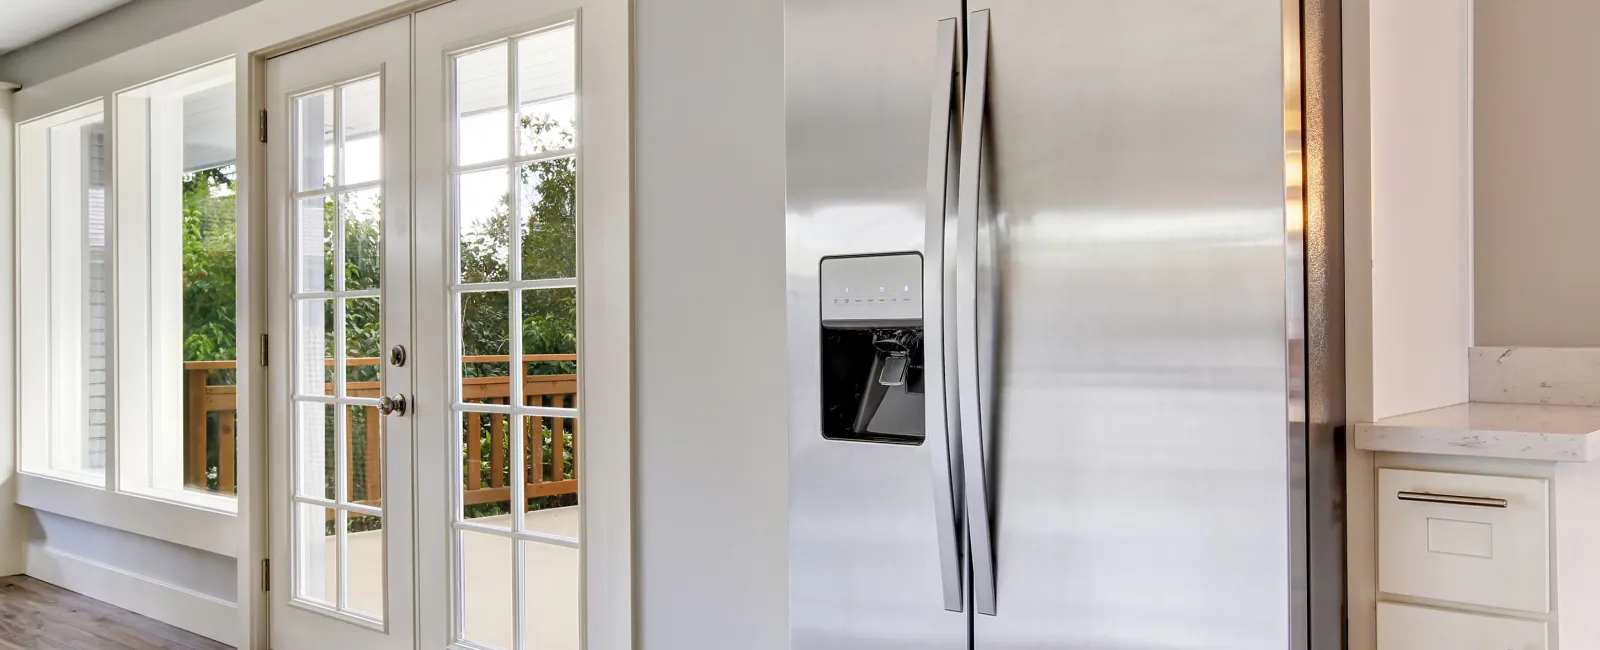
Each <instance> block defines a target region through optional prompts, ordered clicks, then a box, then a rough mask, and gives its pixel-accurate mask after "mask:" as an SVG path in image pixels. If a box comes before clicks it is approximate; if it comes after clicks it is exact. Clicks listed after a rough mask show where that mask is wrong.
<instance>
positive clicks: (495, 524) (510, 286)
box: [438, 21, 581, 650]
mask: <svg viewBox="0 0 1600 650" xmlns="http://www.w3.org/2000/svg"><path fill="white" fill-rule="evenodd" d="M575 34H576V25H575V24H574V23H572V22H570V21H567V22H559V23H555V24H553V25H549V26H546V27H542V28H539V29H536V30H530V31H528V32H523V33H520V34H515V35H512V36H509V37H506V38H501V39H497V40H489V41H486V42H483V43H479V44H477V45H474V46H472V47H470V48H468V49H464V50H460V51H457V52H455V53H454V54H453V55H452V56H451V58H450V63H449V64H448V65H447V66H445V69H446V71H447V74H446V75H445V78H444V80H443V81H444V83H445V84H446V86H447V88H445V89H444V90H445V95H446V96H447V97H449V98H451V101H452V109H451V111H450V112H449V115H450V117H451V129H450V130H451V133H452V136H453V142H452V143H450V144H449V146H447V147H443V148H441V150H440V151H439V152H438V153H440V154H443V155H444V156H446V160H447V161H448V163H447V164H446V165H444V170H445V176H446V178H445V179H442V180H443V182H442V184H441V185H442V186H443V187H444V188H446V189H447V191H448V192H449V194H450V196H449V200H448V201H447V202H446V203H445V204H446V205H448V206H450V208H451V213H450V218H451V225H450V226H449V227H448V228H446V229H445V232H447V233H450V234H451V235H452V236H453V237H454V239H455V241H454V242H453V243H452V245H451V246H450V247H449V250H451V251H452V252H453V253H454V264H453V265H454V267H455V268H454V269H453V272H452V273H451V274H450V277H451V278H454V281H453V282H452V283H451V285H450V287H449V291H448V296H447V297H446V299H447V300H448V301H450V305H451V308H450V309H449V313H450V314H451V324H450V326H449V335H450V336H451V338H453V339H454V340H453V341H452V345H451V350H452V354H453V357H454V358H453V359H452V360H451V362H450V363H449V364H448V366H447V367H449V368H451V369H452V370H453V371H454V372H455V373H456V376H455V377H454V378H452V380H451V387H450V389H449V390H450V391H451V403H452V404H453V407H452V414H451V421H452V422H454V423H455V424H454V425H453V426H458V427H459V429H457V431H455V432H454V433H453V434H452V435H450V436H449V437H450V439H451V440H455V441H459V446H457V447H456V449H455V450H454V451H453V454H454V455H455V457H457V458H460V463H461V465H460V466H461V468H462V470H461V472H459V473H457V474H456V475H455V477H456V479H457V482H456V484H455V486H454V491H457V492H459V493H460V495H461V497H460V499H459V500H457V501H456V507H454V508H452V512H453V516H452V518H451V519H450V521H451V526H452V528H453V530H452V531H451V534H450V535H449V544H450V553H451V556H452V560H453V561H452V562H451V563H450V566H452V567H454V570H453V571H452V575H451V585H452V591H453V603H452V604H453V607H452V608H451V609H452V611H453V612H454V616H453V620H452V621H451V635H452V637H453V639H452V640H454V641H464V642H468V643H471V644H473V645H475V646H481V647H488V648H499V649H502V650H530V649H534V648H538V649H546V648H548V649H551V650H555V649H572V650H576V648H577V647H578V610H579V607H578V599H577V592H578V547H579V545H580V542H579V539H578V530H579V526H578V520H579V517H578V508H577V506H578V503H579V494H578V487H577V476H576V467H577V464H576V458H577V454H578V453H580V452H579V446H580V444H581V436H580V435H579V427H578V422H579V411H578V394H577V393H578V388H577V387H578V355H577V350H578V347H577V313H578V312H577V308H578V292H577V286H578V278H577V263H576V258H577V228H576V223H577V213H576V207H577V206H576V201H575V196H576V189H577V158H576V145H577V134H578V130H577V124H576V122H575V107H576V101H577V100H576V95H575V84H574V82H573V80H574V78H575V74H576V49H575ZM513 100H514V101H513ZM508 104H511V105H508Z"/></svg>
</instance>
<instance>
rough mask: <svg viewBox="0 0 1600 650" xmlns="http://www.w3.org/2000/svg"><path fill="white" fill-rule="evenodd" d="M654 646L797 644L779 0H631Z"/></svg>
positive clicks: (642, 557)
mask: <svg viewBox="0 0 1600 650" xmlns="http://www.w3.org/2000/svg"><path fill="white" fill-rule="evenodd" d="M635 12H636V13H635V21H636V22H635V27H634V29H635V41H634V65H635V66H636V67H635V69H634V73H633V74H634V80H635V81H634V83H635V86H634V98H635V99H634V101H635V103H634V111H635V114H634V117H635V120H636V122H635V127H634V128H635V134H634V136H635V141H634V147H635V149H634V151H635V155H636V158H635V167H634V169H635V175H636V176H635V179H634V183H635V186H634V187H635V189H634V191H635V201H636V212H635V216H634V220H635V230H634V237H635V239H634V246H635V257H634V282H635V285H634V309H635V312H634V318H635V319H636V320H635V323H634V332H635V343H634V345H635V348H634V350H635V355H636V357H635V367H634V372H635V373H636V375H635V381H636V382H637V384H636V391H637V393H636V396H635V399H636V401H635V405H636V409H637V412H636V415H635V417H636V429H635V435H636V436H637V443H636V444H637V447H636V448H637V457H636V461H635V462H636V464H637V472H638V474H637V484H636V485H637V487H636V490H637V503H636V507H637V508H638V511H637V515H636V517H637V520H636V525H637V532H638V540H637V544H638V546H637V549H638V550H637V553H638V556H639V557H638V560H639V562H638V572H639V575H638V582H637V585H638V589H639V591H638V593H637V594H636V598H637V600H638V605H639V608H638V612H637V616H638V627H637V631H636V634H638V635H639V647H640V648H641V649H642V650H678V649H681V648H705V649H707V650H714V649H715V650H721V649H728V650H734V649H737V650H747V649H748V650H764V649H768V648H773V649H776V648H784V647H787V646H788V625H787V620H788V619H787V616H788V587H787V585H788V580H787V574H788V555H787V547H788V535H787V511H788V478H787V476H788V474H787V464H788V416H787V400H788V397H787V381H786V374H787V373H786V370H785V367H786V365H787V351H786V350H785V345H784V331H785V330H784V328H785V325H784V309H785V289H784V286H785V284H784V153H783V152H784V117H783V115H784V94H783V3H782V0H635Z"/></svg>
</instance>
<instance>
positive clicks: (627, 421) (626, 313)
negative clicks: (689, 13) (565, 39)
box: [237, 0, 635, 650]
mask: <svg viewBox="0 0 1600 650" xmlns="http://www.w3.org/2000/svg"><path fill="white" fill-rule="evenodd" d="M445 2H448V0H406V1H402V2H398V3H395V4H394V5H392V6H390V7H389V8H387V9H385V10H382V11H378V12H375V13H372V14H369V15H367V16H364V17H361V18H359V19H356V20H350V21H345V22H342V23H337V24H333V25H325V24H319V23H320V22H321V21H318V19H317V18H316V17H315V16H308V17H306V18H305V21H306V27H305V32H304V34H303V35H301V36H299V37H296V38H293V39H290V40H287V41H283V42H280V43H277V44H275V45H272V46H268V47H264V48H260V49H256V50H253V51H250V52H248V53H247V54H246V53H241V54H239V56H238V59H237V62H238V68H239V74H238V77H237V78H238V92H239V102H238V105H239V106H240V107H242V109H243V110H242V111H241V113H242V115H240V117H241V118H242V119H240V120H239V121H238V128H239V136H238V139H239V142H240V144H241V145H242V146H240V147H239V154H238V165H239V176H240V178H241V179H245V180H246V182H243V183H240V184H239V192H238V195H239V198H238V202H239V205H240V209H241V220H242V221H244V222H245V224H246V225H245V226H244V229H245V230H246V232H245V233H244V234H245V235H246V237H244V238H241V241H240V252H239V255H240V257H241V259H240V262H239V266H240V268H241V269H242V270H244V272H245V273H247V274H248V277H249V278H251V281H252V282H263V281H268V280H270V279H271V278H272V277H273V276H272V273H273V269H274V268H284V267H283V265H284V264H287V263H288V262H289V261H288V260H273V259H270V250H269V249H268V246H267V244H268V241H269V233H270V228H273V227H276V224H272V223H268V220H267V219H250V218H248V217H249V216H250V215H269V214H270V212H269V206H268V192H267V191H266V189H267V187H268V185H267V182H268V179H267V171H268V165H267V144H266V143H264V142H262V141H261V140H262V138H261V137H260V128H261V127H260V124H261V123H260V122H259V120H260V116H261V111H263V110H266V109H267V108H268V107H269V106H270V105H271V97H269V96H268V95H267V89H266V70H267V60H268V59H270V58H272V57H275V56H279V55H282V54H287V53H289V52H292V51H294V50H298V49H301V48H304V47H308V46H310V45H315V44H317V43H321V42H325V41H329V40H332V39H335V38H338V37H340V36H344V35H347V34H351V33H354V32H357V31H360V30H362V29H365V28H367V27H371V26H374V25H378V24H381V23H384V22H387V21H389V20H392V19H394V18H397V17H400V16H403V15H408V14H415V13H417V12H419V11H422V10H425V9H428V8H430V7H433V6H437V5H441V4H445ZM271 3H272V1H271V0H268V2H263V3H262V4H271ZM583 22H584V24H585V28H584V29H583V31H582V32H581V33H580V36H579V57H580V59H581V60H582V61H583V65H584V66H585V68H586V69H587V70H589V71H590V72H591V73H593V74H592V78H591V79H589V80H588V81H587V82H585V83H583V85H582V87H581V89H580V93H581V95H580V108H579V111H580V114H579V115H580V119H581V120H583V122H584V123H585V124H586V125H587V126H586V127H585V138H586V141H585V144H584V148H583V149H584V155H585V158H586V162H585V163H584V168H583V173H582V175H581V176H580V177H579V181H578V183H579V185H578V187H579V190H578V191H579V195H578V196H579V199H578V200H579V201H580V202H582V203H583V204H584V206H585V207H584V208H583V210H584V213H583V217H582V218H581V220H580V222H579V224H578V228H579V242H580V243H579V253H578V264H579V277H580V280H579V283H580V287H581V288H580V291H582V292H583V295H584V296H585V299H584V301H583V302H582V303H580V305H579V355H580V358H582V359H583V360H584V368H583V371H582V372H581V373H580V375H579V390H580V391H581V394H582V395H584V398H583V399H584V405H585V408H584V410H583V417H584V418H585V422H586V424H585V425H584V426H585V435H586V438H585V440H584V445H585V446H584V453H583V454H581V455H580V456H579V459H578V462H579V463H580V469H579V471H578V481H579V483H578V485H579V493H580V494H581V495H582V505H581V506H580V507H581V508H582V510H581V512H582V516H583V522H582V529H581V531H582V532H581V536H582V539H583V546H582V548H581V550H580V556H579V557H580V565H581V566H580V575H581V582H582V586H581V587H580V594H582V599H583V602H582V603H581V604H580V617H581V618H580V620H581V622H580V625H581V626H582V629H583V632H582V634H583V637H582V638H583V645H584V647H585V648H586V649H588V650H625V649H631V648H632V647H633V639H634V613H633V609H634V574H635V567H634V552H633V545H634V532H633V520H634V498H633V480H634V477H633V475H634V466H633V447H634V442H633V439H634V435H635V433H634V430H635V416H634V412H633V294H632V290H633V289H632V284H633V283H632V276H633V121H632V114H633V105H632V104H633V101H632V90H633V78H632V60H633V45H632V30H633V2H632V0H589V3H588V6H586V7H584V15H583ZM415 56H416V55H415V53H413V61H414V60H415ZM413 91H415V89H413ZM416 128H417V127H416V125H413V137H414V135H415V129H416ZM268 135H269V136H270V135H271V134H268ZM412 180H413V182H414V181H415V178H414V177H413V179H412ZM413 212H416V210H415V208H413ZM417 221H418V219H417V218H416V216H415V215H414V216H413V224H415V223H417ZM413 227H415V226H413ZM415 245H416V244H415V240H414V241H413V247H415ZM413 282H415V280H413ZM261 286H263V287H264V286H265V285H261ZM269 294H270V292H268V291H265V290H262V291H255V292H251V293H250V294H249V295H241V299H240V311H239V319H240V325H241V330H242V331H248V332H251V333H261V332H270V331H273V330H272V328H271V326H272V323H270V322H269V321H268V318H267V313H268V300H269V299H270V297H271V296H270V295H269ZM278 338H280V339H283V334H282V333H279V334H278ZM242 340H245V341H247V343H246V344H245V345H247V346H249V349H250V351H251V355H250V356H251V357H253V358H255V359H256V360H257V361H258V362H263V361H264V362H266V363H280V364H282V363H287V359H286V357H284V356H283V354H282V352H281V351H282V350H284V349H287V348H285V347H284V346H285V344H286V343H287V341H286V340H280V341H278V342H272V341H266V342H265V343H266V345H265V347H263V343H264V341H263V339H260V338H259V337H256V336H250V337H247V338H245V339H242ZM265 370H266V368H262V367H261V366H260V365H256V366H255V367H253V368H251V371H252V373H251V374H255V375H259V376H263V378H264V375H265V374H266V373H265ZM254 384H255V386H254V388H253V389H251V390H250V391H249V394H248V395H241V405H244V404H247V403H248V404H259V405H263V406H265V405H266V404H267V401H266V398H267V392H266V387H265V385H264V384H265V382H263V381H257V382H254ZM240 416H241V418H248V425H247V426H249V427H250V430H252V431H262V432H267V429H266V425H267V417H266V409H265V408H257V409H249V410H248V411H246V412H242V413H241V414H240ZM270 435H282V432H267V435H259V436H254V435H252V436H242V437H241V438H240V441H239V444H240V449H239V454H238V459H239V465H240V467H239V513H240V517H241V518H242V521H241V522H240V523H241V526H240V531H241V532H240V537H239V540H238V543H239V547H238V548H239V552H238V560H237V561H238V566H239V571H238V575H239V577H240V580H239V599H238V608H239V614H240V625H241V626H242V628H243V629H242V630H241V632H242V634H241V635H240V646H239V647H240V650H266V649H267V648H268V647H269V646H268V643H269V640H270V625H269V616H270V603H271V598H270V597H269V596H268V595H267V594H266V593H264V591H265V590H266V589H267V588H268V587H269V586H273V585H269V584H268V581H267V571H266V567H267V560H268V558H269V556H270V552H269V551H270V540H271V538H270V533H271V531H270V525H269V524H270V518H271V508H270V501H269V500H268V499H269V497H268V495H270V493H271V492H270V485H269V481H268V477H269V476H270V475H269V474H268V472H269V471H270V467H269V463H268V458H269V455H270V445H269V443H268V440H269V436H270ZM417 435H418V436H419V437H421V436H425V435H427V434H426V433H425V432H418V434H417ZM414 534H415V533H414V532H413V535H414ZM419 550H420V549H419ZM418 555H420V553H419V554H418ZM280 588H287V586H280ZM419 614H420V613H419ZM420 618H421V617H420V615H419V616H418V620H420ZM419 638H420V637H419ZM429 650H432V649H429Z"/></svg>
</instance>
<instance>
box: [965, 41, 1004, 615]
mask: <svg viewBox="0 0 1600 650" xmlns="http://www.w3.org/2000/svg"><path fill="white" fill-rule="evenodd" d="M988 84H989V11H988V10H987V9H985V10H982V11H974V12H972V13H971V14H969V15H968V16H967V66H966V91H965V96H964V97H963V108H962V111H961V169H960V181H959V184H960V187H959V189H958V190H957V193H956V196H957V207H956V300H955V304H956V319H955V331H956V380H957V386H956V393H957V397H958V398H959V400H960V404H961V456H962V462H963V465H964V467H963V469H964V472H963V473H964V476H965V479H966V484H965V490H964V491H965V492H966V505H967V516H966V525H967V543H968V548H969V549H970V552H971V554H972V607H973V610H974V611H976V612H977V613H979V614H987V615H990V616H993V615H994V613H995V600H996V594H995V554H994V534H993V531H992V525H993V520H992V517H991V514H990V513H991V511H992V509H991V508H990V503H989V477H988V459H987V458H985V446H986V445H985V442H986V440H987V438H988V437H989V436H991V435H993V434H994V432H993V431H992V430H990V429H989V424H990V413H989V412H988V411H987V409H986V407H987V406H988V402H989V400H987V399H985V395H986V393H985V392H983V389H985V388H991V387H990V386H985V385H984V384H983V383H984V382H992V381H994V378H993V377H980V376H979V366H980V364H981V363H982V359H983V357H982V355H981V354H980V352H981V350H980V347H979V340H980V333H979V331H978V326H979V322H980V321H979V316H978V310H979V306H980V305H979V299H980V295H979V277H978V275H979V268H978V265H979V262H980V256H979V241H978V238H979V234H980V231H981V229H980V224H979V223H978V218H979V215H978V210H979V208H980V207H981V206H982V205H983V202H982V200H981V198H980V197H979V196H978V192H979V190H980V183H979V177H980V174H982V173H983V169H982V162H983V156H982V153H983V123H984V104H985V102H984V98H985V95H986V94H987V91H988ZM984 307H985V308H987V307H988V305H985V306H984ZM989 322H990V323H992V322H993V319H989ZM991 336H992V334H991Z"/></svg>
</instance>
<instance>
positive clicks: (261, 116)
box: [256, 109, 267, 142]
mask: <svg viewBox="0 0 1600 650" xmlns="http://www.w3.org/2000/svg"><path fill="white" fill-rule="evenodd" d="M256 137H257V138H258V139H260V140H261V141H262V142H266V141H267V111H266V109H262V110H261V111H260V112H259V113H257V114H256Z"/></svg>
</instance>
